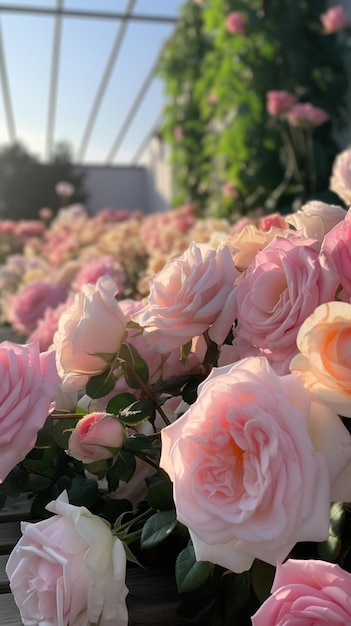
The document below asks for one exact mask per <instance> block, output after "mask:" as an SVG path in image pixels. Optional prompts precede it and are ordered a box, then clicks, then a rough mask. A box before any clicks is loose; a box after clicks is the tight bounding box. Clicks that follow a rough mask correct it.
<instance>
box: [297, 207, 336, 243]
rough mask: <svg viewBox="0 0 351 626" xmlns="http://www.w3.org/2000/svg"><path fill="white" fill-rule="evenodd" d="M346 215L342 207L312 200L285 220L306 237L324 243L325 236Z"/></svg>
mask: <svg viewBox="0 0 351 626" xmlns="http://www.w3.org/2000/svg"><path fill="white" fill-rule="evenodd" d="M345 215H346V211H345V209H343V208H342V207H341V206H337V205H335V204H326V203H325V202H319V201H318V200H312V201H311V202H307V203H306V204H304V205H303V206H302V207H301V209H300V210H299V211H297V212H296V213H292V214H291V215H287V216H286V218H285V219H286V221H287V222H288V224H290V225H291V226H293V227H294V228H296V230H299V231H300V232H301V233H302V234H303V235H304V236H305V237H311V239H317V240H318V241H322V240H323V238H324V235H325V234H326V233H328V232H329V231H330V230H331V229H332V228H334V226H336V225H337V224H338V223H339V222H341V221H342V220H343V219H344V217H345Z"/></svg>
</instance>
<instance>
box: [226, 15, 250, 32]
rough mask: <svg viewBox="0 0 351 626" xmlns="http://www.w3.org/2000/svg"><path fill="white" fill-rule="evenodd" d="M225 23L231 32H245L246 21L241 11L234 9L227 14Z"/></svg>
mask: <svg viewBox="0 0 351 626" xmlns="http://www.w3.org/2000/svg"><path fill="white" fill-rule="evenodd" d="M225 25H226V29H227V31H228V33H230V34H235V33H243V32H244V31H245V28H246V21H245V18H244V16H243V14H242V13H240V11H232V12H231V13H229V14H228V15H227V19H226V21H225Z"/></svg>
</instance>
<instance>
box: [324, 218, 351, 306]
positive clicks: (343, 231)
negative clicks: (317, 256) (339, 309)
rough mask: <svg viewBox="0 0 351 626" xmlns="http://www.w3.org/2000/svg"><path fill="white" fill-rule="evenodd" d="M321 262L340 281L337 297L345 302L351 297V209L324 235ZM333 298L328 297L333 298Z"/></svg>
mask: <svg viewBox="0 0 351 626" xmlns="http://www.w3.org/2000/svg"><path fill="white" fill-rule="evenodd" d="M321 262H322V263H323V265H324V266H325V267H326V268H327V269H329V270H330V271H331V272H332V273H333V274H334V276H335V278H336V280H337V282H338V283H340V286H341V288H342V289H341V291H340V290H339V291H338V295H337V297H338V299H339V300H343V301H345V302H348V301H350V298H351V209H349V210H348V211H347V213H346V215H345V218H344V219H343V220H342V221H341V222H339V223H338V224H337V225H336V226H334V228H332V230H330V231H329V232H328V233H327V234H326V235H325V237H324V240H323V243H322V248H321ZM334 299H335V298H330V300H334Z"/></svg>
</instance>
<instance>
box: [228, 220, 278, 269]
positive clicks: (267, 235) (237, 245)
mask: <svg viewBox="0 0 351 626" xmlns="http://www.w3.org/2000/svg"><path fill="white" fill-rule="evenodd" d="M286 232H289V231H286ZM283 234H284V231H282V230H281V229H280V228H271V229H270V230H269V231H267V232H265V231H263V230H260V229H259V228H257V227H256V226H255V225H254V224H248V225H247V226H244V228H243V229H242V230H241V231H240V232H239V233H238V234H237V235H234V237H230V239H228V240H227V242H226V243H227V245H229V246H230V247H231V248H234V250H235V252H234V256H233V258H234V265H235V267H236V268H237V269H239V270H240V271H244V270H246V269H247V268H248V266H249V265H250V263H251V261H253V259H254V258H255V256H256V254H257V252H259V251H260V250H263V248H265V247H266V246H267V244H269V242H270V241H272V239H274V237H275V236H276V235H279V236H282V235H283Z"/></svg>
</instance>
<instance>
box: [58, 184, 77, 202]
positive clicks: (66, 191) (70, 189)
mask: <svg viewBox="0 0 351 626" xmlns="http://www.w3.org/2000/svg"><path fill="white" fill-rule="evenodd" d="M55 191H56V193H57V195H58V196H62V197H63V198H70V197H71V196H72V195H73V194H74V185H72V184H71V183H68V182H66V181H61V182H59V183H56V185H55Z"/></svg>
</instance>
